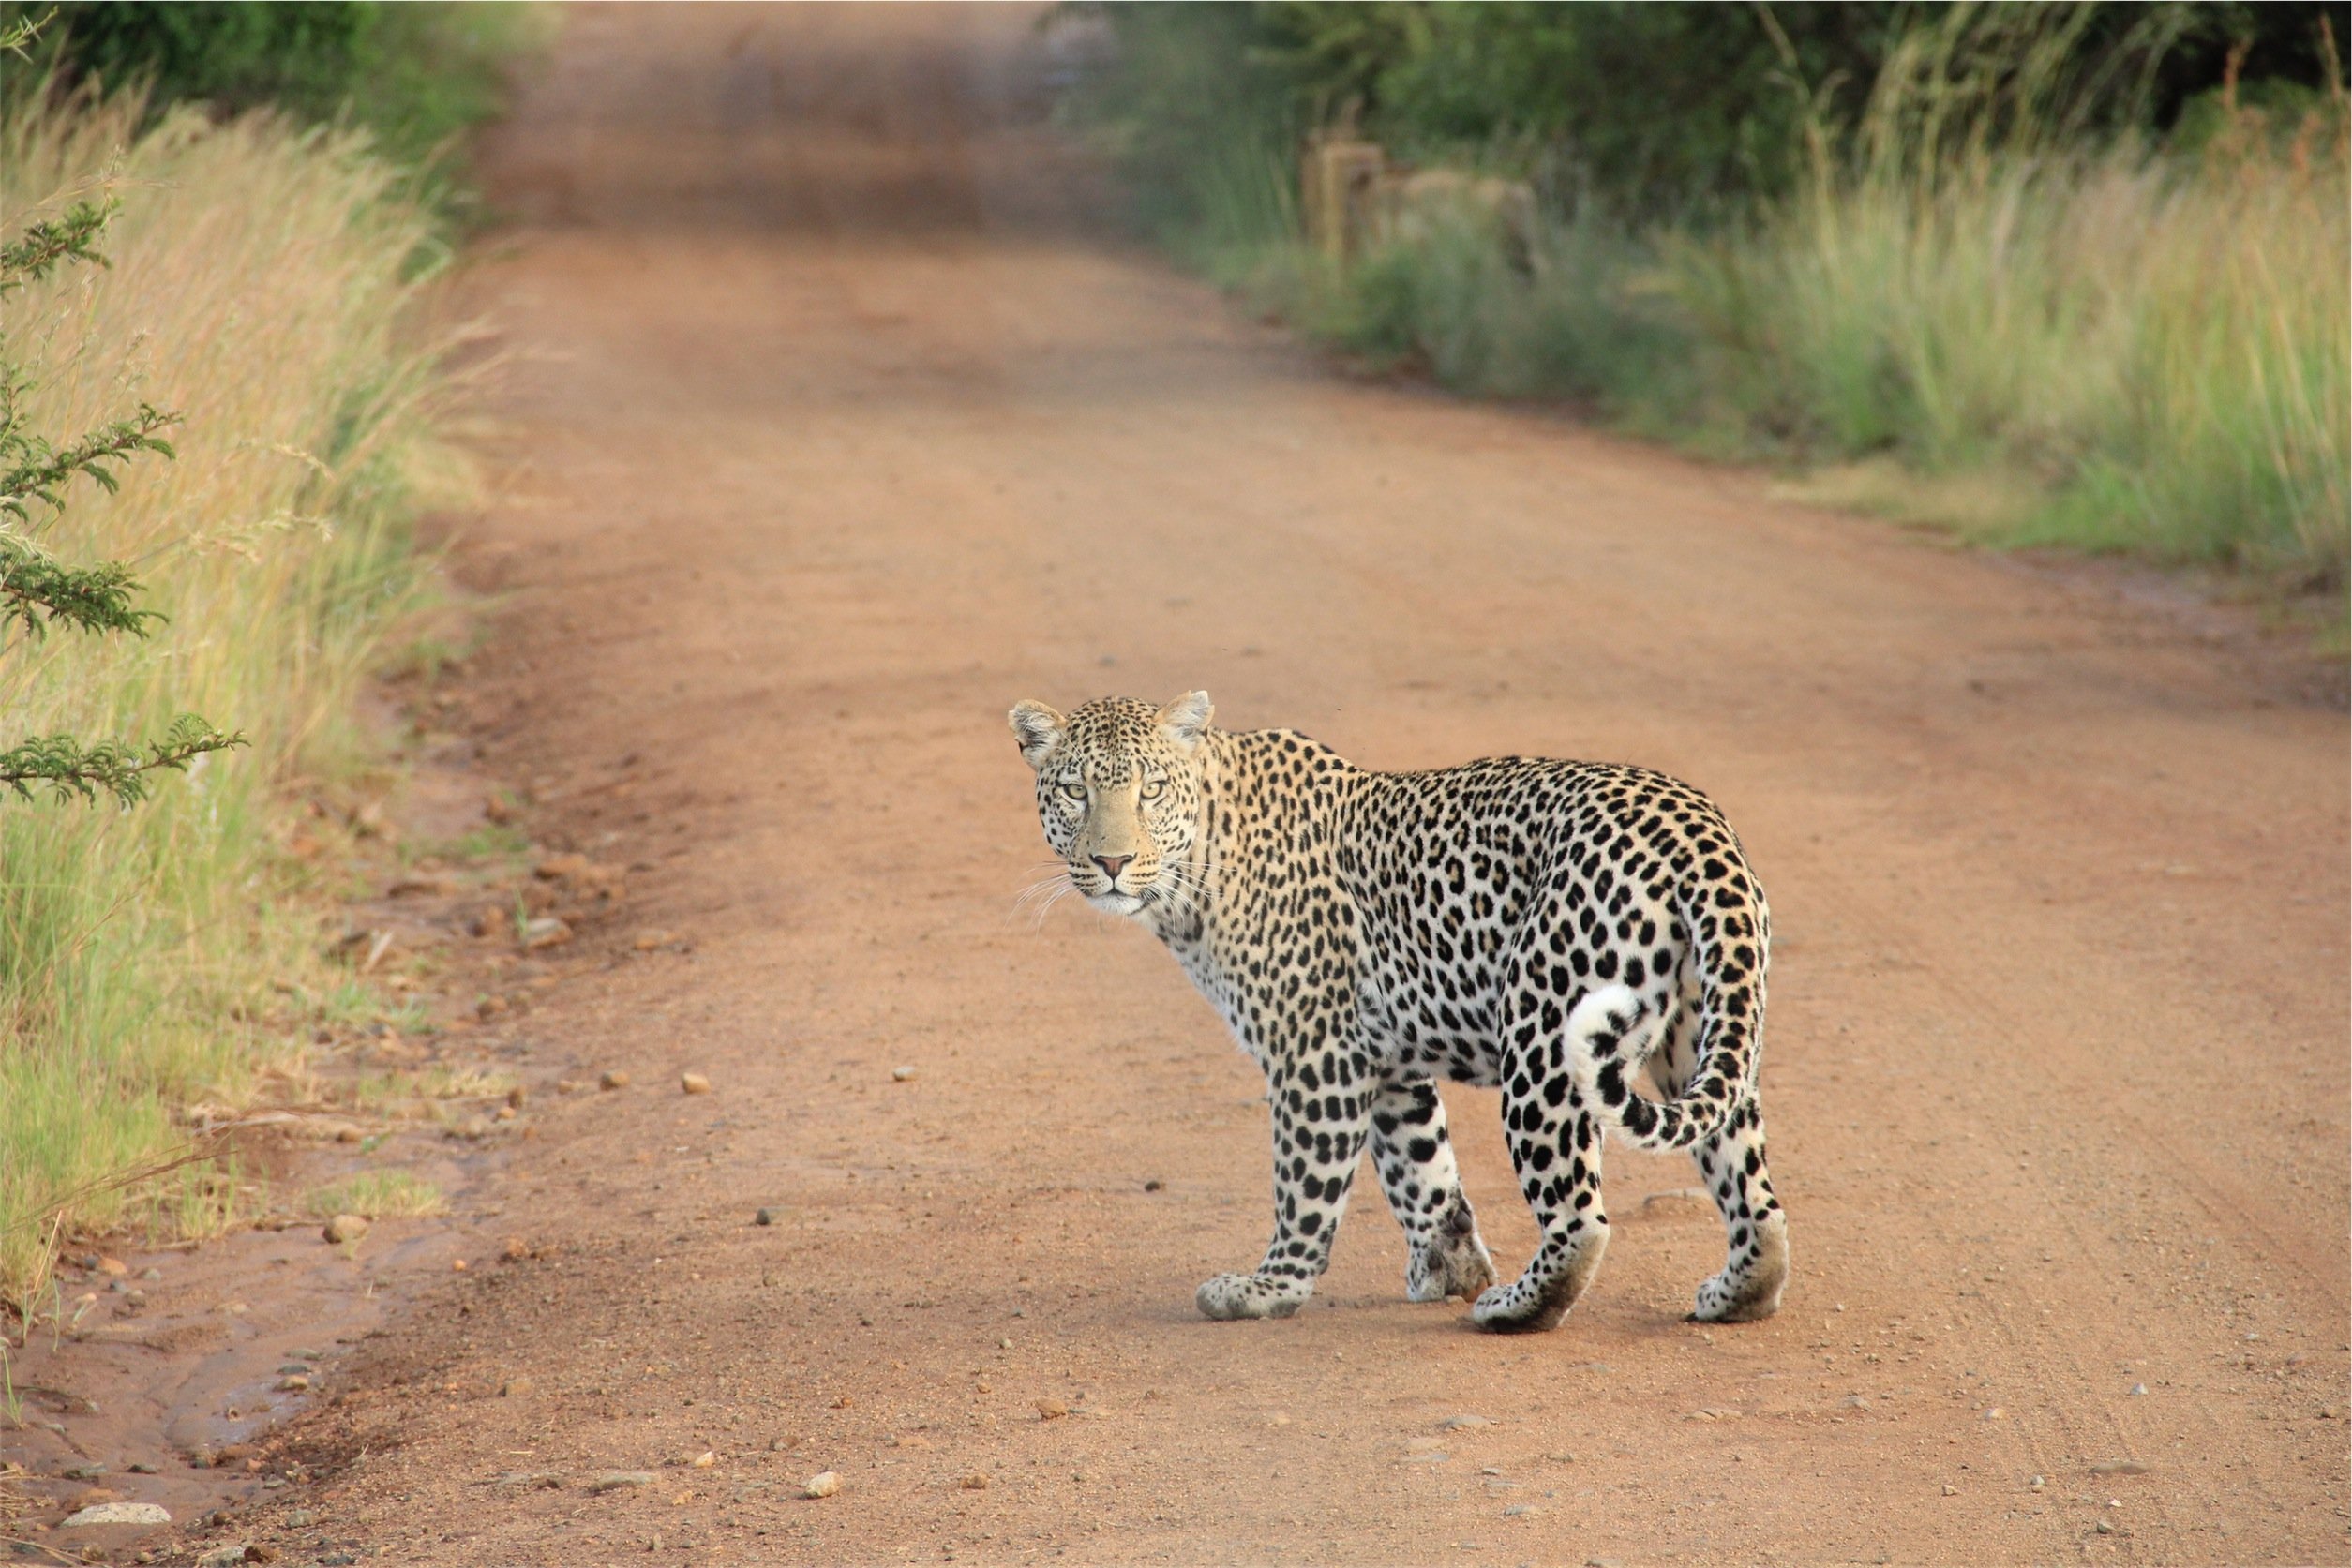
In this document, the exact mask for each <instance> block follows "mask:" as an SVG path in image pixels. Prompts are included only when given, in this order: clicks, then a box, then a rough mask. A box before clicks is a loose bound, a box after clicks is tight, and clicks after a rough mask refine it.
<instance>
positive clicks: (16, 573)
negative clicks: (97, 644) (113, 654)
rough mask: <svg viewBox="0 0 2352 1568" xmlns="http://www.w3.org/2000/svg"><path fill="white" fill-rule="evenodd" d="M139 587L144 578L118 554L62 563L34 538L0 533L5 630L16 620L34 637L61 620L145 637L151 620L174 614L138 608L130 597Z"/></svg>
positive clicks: (0, 624)
mask: <svg viewBox="0 0 2352 1568" xmlns="http://www.w3.org/2000/svg"><path fill="white" fill-rule="evenodd" d="M138 591H139V579H138V578H137V577H135V576H133V575H131V570H130V568H129V567H127V566H126V565H124V564H123V563H122V562H121V561H119V560H106V561H100V562H99V563H98V564H97V565H96V566H82V567H74V566H62V565H60V564H58V563H57V562H56V561H54V560H51V559H50V558H49V557H48V556H46V555H44V554H42V553H41V552H40V550H39V549H38V548H37V546H35V545H34V544H33V543H32V541H30V540H28V539H24V538H22V537H21V536H19V535H17V534H13V533H0V633H4V632H6V631H7V627H8V623H9V622H11V621H17V622H21V623H22V625H23V627H24V630H25V632H26V634H27V635H30V636H33V637H35V638H38V637H41V636H43V635H46V634H47V633H48V630H49V628H50V626H51V625H52V624H57V623H63V624H65V625H67V626H71V627H73V628H74V629H75V630H77V631H82V632H127V633H129V634H130V635H132V636H135V637H143V636H145V635H147V622H149V621H151V620H168V619H169V617H167V616H165V615H164V613H163V612H162V611H161V610H142V609H139V608H136V607H135V606H134V605H132V603H131V598H132V595H134V594H136V593H137V592H138ZM44 616H46V618H47V619H46V620H44V619H43V617H44Z"/></svg>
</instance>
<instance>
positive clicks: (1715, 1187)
mask: <svg viewBox="0 0 2352 1568" xmlns="http://www.w3.org/2000/svg"><path fill="white" fill-rule="evenodd" d="M1682 980H1683V985H1684V993H1683V1005H1682V1007H1681V1008H1680V1009H1679V1010H1678V1011H1677V1013H1676V1014H1675V1016H1674V1017H1673V1018H1672V1019H1671V1020H1670V1022H1669V1023H1668V1024H1667V1027H1666V1029H1665V1032H1664V1037H1663V1038H1662V1039H1661V1040H1660V1042H1659V1045H1658V1049H1657V1051H1656V1053H1655V1054H1654V1055H1652V1056H1651V1058H1650V1060H1649V1063H1648V1072H1649V1077H1650V1082H1651V1083H1654V1084H1655V1085H1656V1087H1657V1091H1658V1095H1659V1097H1660V1098H1664V1099H1669V1100H1670V1099H1672V1098H1675V1097H1676V1096H1678V1095H1680V1094H1681V1093H1682V1092H1683V1087H1684V1085H1685V1084H1686V1083H1689V1082H1690V1076H1691V1074H1692V1073H1693V1072H1695V1071H1696V1070H1697V1069H1698V1062H1699V1032H1700V1011H1699V981H1698V976H1697V974H1696V972H1695V970H1693V969H1690V968H1687V967H1686V968H1685V972H1684V974H1683V976H1682ZM1690 1157H1691V1160H1692V1162H1693V1163H1694V1164H1696V1165H1697V1166H1698V1167H1699V1178H1700V1181H1702V1182H1704V1183H1705V1184H1706V1187H1707V1196H1709V1197H1710V1198H1713V1199H1714V1200H1715V1208H1716V1210H1717V1212H1719V1213H1720V1214H1721V1215H1722V1216H1723V1232H1724V1242H1725V1250H1726V1255H1725V1258H1724V1262H1723V1270H1722V1272H1721V1273H1719V1274H1717V1275H1715V1276H1714V1277H1712V1278H1710V1279H1708V1280H1707V1282H1706V1283H1705V1284H1703V1285H1701V1286H1700V1287H1699V1294H1698V1300H1697V1303H1696V1305H1695V1306H1694V1307H1693V1308H1692V1311H1691V1316H1692V1317H1693V1318H1694V1319H1698V1320H1700V1321H1701V1322H1734V1323H1736V1322H1752V1321H1754V1320H1755V1319H1758V1318H1769V1317H1771V1316H1772V1315H1773V1314H1774V1313H1775V1312H1776V1311H1778V1310H1779V1309H1780V1292H1781V1290H1782V1289H1783V1287H1785V1286H1786V1285H1787V1284H1788V1280H1789V1220H1788V1217H1787V1216H1786V1215H1785V1214H1783V1213H1782V1212H1781V1208H1780V1201H1779V1200H1778V1199H1776V1198H1775V1197H1774V1196H1773V1191H1772V1173H1771V1172H1770V1170H1769V1169H1768V1168H1767V1166H1766V1164H1765V1160H1764V1113H1763V1110H1762V1108H1761V1107H1760V1105H1759V1104H1758V1103H1757V1099H1756V1097H1755V1096H1754V1095H1752V1094H1751V1095H1748V1096H1746V1097H1745V1098H1744V1099H1742V1100H1741V1102H1740V1103H1739V1104H1737V1105H1735V1106H1734V1107H1732V1110H1731V1113H1730V1116H1729V1117H1728V1118H1727V1119H1726V1120H1725V1122H1724V1124H1723V1126H1722V1127H1721V1128H1719V1129H1718V1130H1717V1131H1716V1132H1715V1135H1714V1136H1713V1137H1710V1138H1702V1139H1700V1141H1699V1142H1696V1143H1693V1144H1692V1145H1691V1146H1690Z"/></svg>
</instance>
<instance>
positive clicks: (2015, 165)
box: [1115, 30, 2352, 640]
mask: <svg viewBox="0 0 2352 1568" xmlns="http://www.w3.org/2000/svg"><path fill="white" fill-rule="evenodd" d="M1919 37H1920V39H1921V44H1920V47H1921V48H1925V47H1926V46H1927V44H1929V43H1931V42H1932V41H1933V40H1934V39H1935V38H1936V37H1940V35H1939V34H1937V33H1935V32H1934V31H1933V30H1929V31H1927V32H1925V33H1922V34H1921V35H1919ZM1967 85H1968V84H1966V83H1958V82H1952V81H1949V80H1942V79H1936V78H1933V77H1932V76H1931V75H1929V74H1928V73H1927V67H1925V65H1923V63H1922V62H1921V61H1919V60H1916V59H1910V58H1907V57H1904V56H1902V55H1901V54H1900V53H1899V52H1898V56H1897V58H1896V59H1895V61H1893V62H1892V63H1891V64H1890V66H1889V68H1888V71H1887V73H1886V76H1885V78H1884V79H1883V80H1882V82H1881V86H1880V91H1879V93H1878V94H1877V95H1876V97H1874V99H1873V102H1872V106H1871V110H1870V112H1869V115H1868V117H1867V119H1866V120H1865V123H1864V124H1863V125H1862V126H1861V127H1858V128H1857V130H1856V132H1855V133H1854V135H1853V136H1851V137H1850V138H1847V139H1843V140H1842V141H1841V142H1839V147H1840V150H1839V151H1837V152H1835V153H1833V152H1831V151H1829V150H1828V143H1827V142H1826V141H1825V142H1824V143H1823V146H1822V148H1821V149H1820V150H1819V151H1817V154H1816V157H1815V160H1814V164H1813V167H1812V172H1811V177H1810V178H1809V179H1807V180H1804V181H1801V182H1799V185H1798V187H1796V188H1795V189H1793V190H1791V191H1790V192H1788V193H1786V194H1781V195H1775V196H1771V197H1769V198H1766V199H1762V200H1760V201H1759V202H1756V203H1754V204H1753V205H1751V206H1749V207H1747V208H1745V209H1744V210H1743V211H1742V212H1741V213H1740V214H1739V215H1737V216H1735V217H1726V216H1724V215H1722V214H1716V215H1715V216H1713V217H1709V218H1707V219H1705V220H1704V221H1700V220H1696V219H1692V220H1678V219H1663V220H1651V221H1648V222H1639V223H1638V222H1633V221H1628V220H1626V219H1625V218H1623V217H1620V216H1618V215H1616V214H1614V213H1611V212H1610V211H1609V210H1607V208H1606V206H1605V204H1604V203H1602V202H1597V201H1595V200H1591V199H1584V200H1570V199H1568V198H1567V197H1566V196H1564V195H1562V194H1561V193H1558V192H1553V193H1552V196H1553V199H1552V200H1548V201H1545V202H1541V203H1540V204H1539V212H1538V216H1537V217H1536V218H1535V220H1534V223H1533V231H1532V232H1526V233H1514V232H1509V231H1506V226H1505V225H1502V224H1500V223H1497V222H1495V221H1493V220H1492V218H1491V215H1480V214H1476V213H1469V214H1463V215H1456V216H1455V217H1452V218H1450V219H1449V218H1447V217H1445V216H1444V215H1437V216H1435V217H1431V218H1430V219H1427V220H1424V221H1422V222H1420V223H1418V224H1416V226H1415V231H1414V232H1413V233H1412V234H1411V236H1410V237H1409V238H1398V239H1393V240H1391V241H1390V242H1388V243H1386V244H1379V245H1374V246H1371V248H1369V249H1368V250H1366V251H1363V252H1361V253H1359V254H1357V255H1356V256H1355V257H1353V258H1352V259H1350V260H1348V261H1332V260H1330V259H1329V258H1327V257H1326V256H1325V255H1324V254H1322V253H1321V252H1320V251H1318V250H1316V249H1314V248H1312V247H1311V246H1308V245H1307V244H1306V243H1305V242H1304V240H1303V239H1302V237H1301V235H1300V234H1299V232H1298V228H1297V224H1296V216H1295V215H1296V204H1295V203H1293V202H1290V201H1289V199H1288V191H1289V190H1290V189H1291V188H1292V187H1293V183H1294V182H1295V179H1296V175H1295V172H1294V165H1293V162H1292V160H1291V158H1289V157H1286V156H1269V155H1268V153H1267V151H1266V146H1267V144H1268V142H1267V138H1268V132H1267V130H1266V127H1264V126H1263V125H1260V124H1256V123H1253V122H1249V121H1246V120H1236V125H1235V127H1234V128H1233V130H1232V131H1231V132H1230V133H1229V134H1228V135H1227V136H1226V138H1225V145H1223V146H1222V148H1221V149H1207V150H1204V151H1202V152H1200V153H1199V154H1198V156H1196V157H1191V158H1189V159H1188V160H1187V161H1186V162H1184V163H1183V164H1182V165H1181V166H1180V167H1181V170H1182V173H1181V175H1180V176H1175V177H1180V178H1181V179H1182V180H1183V181H1184V182H1185V184H1186V188H1185V189H1184V190H1183V192H1182V193H1181V200H1176V199H1171V198H1169V197H1168V196H1166V195H1165V194H1164V193H1163V194H1162V196H1161V199H1160V200H1158V201H1157V202H1151V203H1146V212H1147V213H1152V214H1158V215H1162V219H1161V227H1162V230H1163V237H1164V238H1165V239H1166V240H1167V241H1168V243H1169V244H1170V246H1171V248H1172V249H1174V250H1175V252H1176V254H1177V255H1178V256H1179V257H1180V258H1182V259H1184V260H1185V261H1188V262H1189V263H1191V264H1193V265H1195V266H1197V267H1198V268H1199V269H1200V270H1202V271H1204V272H1206V274H1207V275H1208V276H1211V277H1212V278H1215V279H1217V280H1219V281H1221V282H1223V283H1226V284H1228V285H1231V286H1235V287H1238V288H1239V289H1240V290H1242V291H1243V292H1244V293H1245V294H1246V295H1248V296H1249V297H1250V298H1251V302H1252V304H1253V305H1254V306H1257V307H1258V308H1260V309H1264V310H1268V311H1271V312H1273V313H1275V314H1278V315H1280V316H1281V317H1283V318H1284V319H1286V320H1288V321H1291V322H1292V323H1294V324H1295V325H1296V326H1298V327H1299V328H1301V329H1302V330H1303V331H1305V332H1307V333H1308V334H1309V335H1311V336H1314V337H1317V338H1319V339H1321V340H1323V341H1326V342H1328V343H1331V344H1333V345H1336V346H1338V347H1340V348H1342V349H1344V350H1347V351H1351V352H1353V353H1355V354H1357V355H1359V356H1362V357H1363V358H1364V359H1366V360H1367V361H1369V362H1371V363H1372V364H1374V365H1376V366H1412V367H1416V368H1420V369H1424V370H1426V371H1427V372H1428V373H1430V374H1431V375H1432V376H1434V377H1435V378H1436V379H1437V380H1438V381H1441V382H1443V383H1444V384H1446V385H1447V386H1449V387H1452V388H1455V389H1458V390H1461V391H1463V392H1468V393H1473V394H1478V395H1485V396H1531V397H1535V396H1540V397H1568V398H1573V399H1577V400H1580V401H1582V402H1584V403H1585V404H1587V405H1588V406H1590V407H1592V408H1593V409H1595V411H1597V412H1598V413H1599V414H1600V415H1601V416H1602V417H1603V418H1605V419H1607V420H1609V421H1610V422H1611V423H1614V424H1616V425H1618V426H1621V427H1624V428H1627V429H1629V430H1631V431H1633V432H1634V433H1637V434H1640V435H1645V436H1649V437H1653V438H1659V439H1664V440H1667V441H1671V442H1673V443H1675V444H1678V445H1680V446H1683V447H1685V448H1686V449H1689V450H1694V451H1696V452H1699V453H1700V454H1701V455H1711V456H1722V457H1739V458H1747V459H1754V458H1763V459H1766V460H1772V461H1777V462H1785V463H1790V464H1795V465H1799V466H1803V467H1806V468H1809V469H1813V470H1820V485H1821V490H1820V493H1821V495H1822V496H1823V497H1824V498H1825V499H1828V498H1834V499H1835V500H1839V501H1841V502H1843V503H1845V504H1849V505H1855V504H1859V505H1865V506H1867V507H1870V508H1872V509H1874V510H1880V511H1883V512H1887V513H1890V514H1892V515H1898V516H1901V517H1904V518H1905V519H1906V520H1909V521H1916V522H1929V523H1936V524H1940V525H1942V526H1945V527H1949V528H1954V529H1956V530H1960V531H1963V532H1965V533H1967V534H1968V535H1970V537H1973V538H1976V539H1980V540H1983V541H1985V542H1988V543H1995V544H2002V545H2061V546H2065V547H2070V548H2075V549H2080V550H2087V551H2097V552H2121V553H2128V554H2132V555H2135V556H2139V557H2142V558H2145V559H2149V560H2157V561H2163V562H2172V563H2199V564H2214V565H2222V566H2226V567H2231V568H2235V569H2239V570H2240V571H2243V572H2246V573H2249V574H2252V575H2255V576H2257V577H2259V578H2261V579H2263V580H2265V581H2266V582H2269V583H2270V584H2273V585H2275V586H2276V587H2278V588H2280V589H2282V590H2285V591H2286V592H2288V593H2291V594H2309V595H2331V596H2333V597H2332V598H2331V599H2329V600H2327V601H2326V603H2327V604H2328V605H2330V609H2329V611H2328V613H2329V614H2330V616H2331V617H2332V619H2333V620H2334V621H2335V623H2336V628H2337V630H2336V634H2335V635H2336V636H2337V637H2338V639H2339V640H2340V639H2341V636H2342V632H2341V627H2342V619H2343V613H2344V612H2343V607H2342V595H2343V591H2344V589H2345V584H2346V579H2347V530H2346V518H2347V514H2348V513H2352V483H2348V480H2347V476H2348V475H2352V285H2347V277H2348V276H2352V223H2348V222H2347V210H2348V208H2352V181H2348V180H2347V177H2346V172H2347V162H2348V159H2347V115H2346V112H2345V96H2344V94H2343V92H2342V90H2341V88H2340V87H2339V88H2338V89H2337V90H2335V91H2333V92H2330V93H2326V94H2318V95H2310V94H2306V95H2303V96H2302V97H2300V98H2294V97H2290V98H2285V99H2278V98H2272V99H2270V100H2269V101H2268V102H2266V103H2265V104H2262V105H2257V104H2255V103H2253V102H2240V100H2239V99H2238V97H2236V96H2235V95H2234V94H2233V93H2224V94H2222V95H2219V96H2217V97H2215V98H2214V99H2213V100H2212V101H2211V102H2210V103H2208V104H2205V105H2203V106H2202V107H2203V109H2204V110H2205V112H2204V113H2202V114H2201V115H2200V116H2199V124H2200V126H2201V130H2200V134H2199V135H2198V136H2197V137H2196V138H2195V139H2194V141H2192V139H2190V138H2187V137H2185V136H2176V137H2175V138H2174V139H2173V140H2172V142H2170V143H2169V144H2168V145H2166V146H2164V147H2157V146H2153V145H2150V144H2149V143H2146V142H2141V141H2137V140H2135V139H2132V138H2130V137H2118V138H2109V139H2106V140H2104V141H2093V140H2090V139H2086V138H2081V137H2075V136H2069V135H2062V134H2060V133H2058V132H2056V131H2051V132H2048V133H2046V134H2037V133H2032V132H2030V130H2029V131H2024V132H2021V131H2018V130H2015V129H2014V128H2012V129H2011V130H2008V131H2005V132H2001V133H1999V134H1996V133H1993V132H1991V131H1987V130H1986V129H1985V126H1988V125H1992V124H1995V123H1997V122H1999V121H2000V114H1998V113H1995V112H1990V111H1988V112H1986V113H1985V116H1984V117H1983V119H1982V120H1981V121H1980V122H1975V123H1970V122H1967V121H1965V120H1964V119H1963V118H1960V117H1956V116H1955V117H1951V118H1942V117H1940V116H1942V115H1944V113H1945V110H1944V105H1945V102H1946V99H1947V98H1949V97H1952V96H1953V95H1954V94H1955V93H1956V92H1958V91H1959V90H1960V89H1961V88H1963V87H1965V86H1967ZM1140 101H1141V108H1140V110H1136V111H1134V112H1139V113H1146V114H1148V113H1151V112H1157V111H1156V110H1155V108H1154V101H1153V100H1151V99H1150V98H1149V97H1144V98H1143V99H1141V100H1140ZM1997 107H1999V108H2000V110H2001V111H2002V112H2007V113H2008V114H2009V122H2008V123H2009V124H2011V125H2012V126H2013V127H2015V126H2017V125H2022V126H2026V127H2032V126H2033V125H2035V124H2036V123H2037V121H2036V115H2037V114H2038V113H2039V112H2040V111H2039V110H2038V109H2037V108H2036V106H2034V105H2033V104H2031V103H2025V104H2015V103H2004V104H2002V105H2000V106H1997ZM1115 151H1116V147H1115ZM1141 167H1144V168H1146V169H1159V168H1162V167H1163V165H1162V164H1144V165H1142V166H1141ZM1164 167H1166V168H1176V167H1179V166H1176V165H1174V164H1164ZM1169 214H1174V215H1176V217H1175V218H1174V219H1173V220H1170V219H1168V218H1167V217H1165V216H1164V215H1169Z"/></svg>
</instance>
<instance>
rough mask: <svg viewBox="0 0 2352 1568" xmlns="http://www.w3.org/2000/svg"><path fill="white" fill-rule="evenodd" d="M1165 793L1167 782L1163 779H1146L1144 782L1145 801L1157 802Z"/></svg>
mask: <svg viewBox="0 0 2352 1568" xmlns="http://www.w3.org/2000/svg"><path fill="white" fill-rule="evenodd" d="M1167 792H1168V781H1167V780H1165V779H1146V780H1145V781H1144V799H1146V800H1157V799H1160V797H1161V796H1162V795H1165V794H1166V793H1167Z"/></svg>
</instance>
